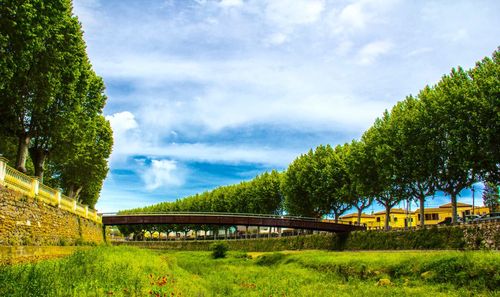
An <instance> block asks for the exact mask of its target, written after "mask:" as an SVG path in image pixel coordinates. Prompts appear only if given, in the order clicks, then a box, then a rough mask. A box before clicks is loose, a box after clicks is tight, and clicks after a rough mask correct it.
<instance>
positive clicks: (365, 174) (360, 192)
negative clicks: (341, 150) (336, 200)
mask: <svg viewBox="0 0 500 297" xmlns="http://www.w3.org/2000/svg"><path fill="white" fill-rule="evenodd" d="M364 145H365V144H364V143H363V142H360V141H356V140H353V141H352V142H351V143H350V145H349V146H348V150H347V149H346V150H347V151H348V152H347V155H346V158H345V163H346V170H347V174H348V175H349V181H350V183H349V188H350V189H349V191H350V193H351V195H350V201H349V203H350V205H351V206H353V207H354V208H356V210H357V213H358V222H357V223H358V225H360V224H361V215H362V213H363V210H365V209H367V208H368V207H370V205H371V204H372V203H373V196H372V195H371V192H370V188H371V187H370V185H371V182H372V178H373V176H370V174H371V173H373V172H370V171H367V170H366V169H367V168H368V166H369V160H368V158H367V155H366V154H365V148H364Z"/></svg>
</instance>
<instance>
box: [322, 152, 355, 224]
mask: <svg viewBox="0 0 500 297" xmlns="http://www.w3.org/2000/svg"><path fill="white" fill-rule="evenodd" d="M348 153H349V147H348V145H347V144H346V145H343V146H341V145H337V146H336V147H335V149H334V150H333V151H332V152H331V153H330V156H329V157H328V164H327V166H326V167H325V170H324V172H323V173H322V174H324V175H326V176H327V177H328V180H327V181H326V184H325V193H327V195H328V197H329V203H328V204H329V208H330V210H331V212H332V214H333V217H334V219H335V223H338V221H339V218H340V216H341V215H342V214H343V213H345V211H346V210H348V209H349V208H350V204H349V202H350V201H352V195H353V194H354V193H353V192H352V188H351V180H350V177H349V173H348V171H347V168H346V165H347V164H346V159H347V155H348Z"/></svg>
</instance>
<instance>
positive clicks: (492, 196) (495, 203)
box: [483, 183, 500, 212]
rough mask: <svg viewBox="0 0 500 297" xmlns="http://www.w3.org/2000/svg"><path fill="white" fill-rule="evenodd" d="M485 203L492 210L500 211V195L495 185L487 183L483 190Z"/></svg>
mask: <svg viewBox="0 0 500 297" xmlns="http://www.w3.org/2000/svg"><path fill="white" fill-rule="evenodd" d="M483 203H484V205H486V206H487V207H488V208H489V209H490V212H497V211H500V195H499V194H498V190H497V189H496V188H495V185H493V184H492V183H486V184H485V187H484V191H483Z"/></svg>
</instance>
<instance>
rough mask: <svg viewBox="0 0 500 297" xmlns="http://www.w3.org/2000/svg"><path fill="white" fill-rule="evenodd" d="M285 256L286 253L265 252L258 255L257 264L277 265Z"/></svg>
mask: <svg viewBox="0 0 500 297" xmlns="http://www.w3.org/2000/svg"><path fill="white" fill-rule="evenodd" d="M284 258H285V254H282V253H272V254H264V255H260V256H258V257H257V259H256V260H255V264H257V265H260V266H271V265H276V264H278V263H279V262H281V261H282V260H283V259H284Z"/></svg>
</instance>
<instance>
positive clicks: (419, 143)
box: [390, 87, 439, 227]
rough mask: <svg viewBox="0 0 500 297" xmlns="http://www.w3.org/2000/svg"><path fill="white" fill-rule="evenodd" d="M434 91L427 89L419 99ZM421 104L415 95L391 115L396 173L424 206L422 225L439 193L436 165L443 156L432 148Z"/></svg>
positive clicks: (409, 191) (422, 209)
mask: <svg viewBox="0 0 500 297" xmlns="http://www.w3.org/2000/svg"><path fill="white" fill-rule="evenodd" d="M429 92H432V91H431V89H430V88H427V87H426V88H424V89H423V90H422V91H421V92H420V94H419V98H423V97H425V96H427V94H428V93H429ZM423 112H424V111H423V110H422V107H421V101H420V100H419V99H418V98H414V97H412V96H408V97H406V99H405V100H404V101H401V102H398V103H397V104H396V105H395V106H394V107H393V108H392V110H391V113H390V129H391V130H392V131H391V134H392V135H393V137H392V141H393V143H392V151H393V152H394V153H395V155H396V156H397V157H398V158H399V162H395V163H394V166H395V167H394V169H395V174H396V175H397V176H399V177H400V178H401V182H402V184H403V186H404V188H405V190H406V191H407V192H408V193H409V195H411V197H412V198H413V199H415V200H417V201H419V203H420V226H421V227H423V226H424V225H425V216H424V205H425V200H426V198H427V197H429V196H432V195H434V193H435V191H436V166H435V164H437V162H438V161H439V155H437V154H436V152H435V151H434V150H433V149H432V146H430V145H428V144H429V140H430V139H432V138H433V137H434V135H432V134H431V132H430V130H429V129H428V128H427V127H428V126H429V123H426V122H425V116H424V115H423Z"/></svg>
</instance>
